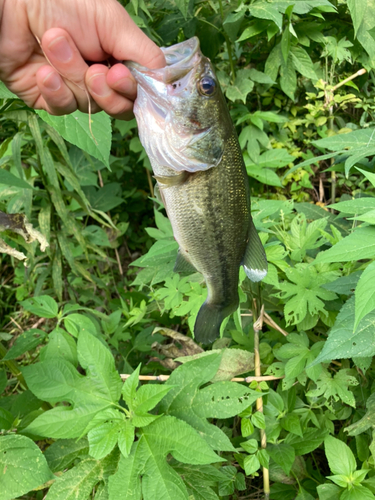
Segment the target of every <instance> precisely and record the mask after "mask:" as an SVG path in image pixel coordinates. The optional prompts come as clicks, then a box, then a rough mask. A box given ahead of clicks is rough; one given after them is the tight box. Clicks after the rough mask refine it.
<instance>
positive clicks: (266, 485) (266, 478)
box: [253, 304, 270, 500]
mask: <svg viewBox="0 0 375 500" xmlns="http://www.w3.org/2000/svg"><path fill="white" fill-rule="evenodd" d="M263 320H264V304H263V305H262V309H261V310H260V316H259V318H258V319H257V320H256V321H255V323H254V324H253V328H254V364H255V367H254V368H255V369H254V371H255V375H256V376H257V377H260V376H261V375H260V373H261V371H260V355H259V332H260V331H261V330H262V328H263ZM256 409H257V411H259V412H260V413H263V398H262V396H261V397H260V398H258V399H257V401H256ZM259 431H260V445H261V447H262V449H263V450H264V449H266V446H267V435H266V432H265V430H264V429H259ZM263 491H264V498H265V500H269V497H270V474H269V470H268V469H266V467H263Z"/></svg>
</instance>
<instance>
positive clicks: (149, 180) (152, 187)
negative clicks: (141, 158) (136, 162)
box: [146, 168, 155, 198]
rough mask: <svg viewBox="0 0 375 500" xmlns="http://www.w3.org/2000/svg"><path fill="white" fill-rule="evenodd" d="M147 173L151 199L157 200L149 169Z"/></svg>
mask: <svg viewBox="0 0 375 500" xmlns="http://www.w3.org/2000/svg"><path fill="white" fill-rule="evenodd" d="M146 173H147V180H148V187H149V188H150V194H151V198H155V194H154V185H153V184H152V178H151V174H150V171H149V169H148V168H146Z"/></svg>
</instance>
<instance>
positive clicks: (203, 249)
mask: <svg viewBox="0 0 375 500" xmlns="http://www.w3.org/2000/svg"><path fill="white" fill-rule="evenodd" d="M161 50H162V51H163V53H164V56H165V60H166V66H165V67H164V68H161V69H148V68H146V67H143V66H141V65H139V64H137V63H135V62H126V66H127V67H128V68H129V70H130V72H131V74H132V75H133V77H134V78H135V80H136V82H137V98H136V100H135V102H134V114H135V117H136V120H137V124H138V133H139V138H140V141H141V143H142V145H143V147H144V149H145V150H146V153H147V155H148V157H149V159H150V162H151V166H152V169H153V173H154V177H155V179H156V181H157V185H158V187H159V191H160V194H161V197H162V200H163V203H164V206H165V209H166V212H167V215H168V218H169V220H170V222H171V225H172V229H173V235H174V238H175V240H176V241H177V242H178V245H179V250H178V254H177V259H176V264H175V267H174V271H175V272H178V273H189V272H190V273H191V272H194V271H195V272H196V271H198V272H200V273H201V274H202V275H203V278H204V280H205V282H206V285H207V299H206V301H205V302H204V304H203V305H202V306H201V308H200V310H199V312H198V315H197V317H196V321H195V325H194V338H195V340H196V341H197V342H201V343H202V344H210V343H212V342H213V341H214V340H215V339H217V338H218V337H219V336H220V326H221V323H222V322H223V320H224V318H226V317H227V316H229V315H230V314H232V313H233V312H235V311H236V310H237V308H238V306H239V295H238V281H239V269H240V266H241V265H243V267H244V270H245V272H246V275H247V276H248V277H249V278H250V280H252V281H254V282H257V281H260V280H262V279H263V278H264V277H265V276H266V274H267V259H266V255H265V251H264V248H263V245H262V243H261V240H260V238H259V235H258V233H257V231H256V229H255V226H254V223H253V220H252V217H251V212H250V192H249V179H248V176H247V172H246V168H245V164H244V161H243V156H242V152H241V148H240V145H239V142H238V138H237V134H236V130H235V127H234V125H233V122H232V119H231V117H230V114H229V110H228V106H227V104H226V101H225V98H224V95H223V93H222V91H221V88H220V85H219V81H218V79H217V77H216V74H215V71H214V68H213V65H212V63H211V61H210V60H209V59H208V58H207V57H205V56H204V55H203V54H202V52H201V50H200V44H199V39H198V38H197V37H193V38H190V39H188V40H186V41H184V42H181V43H178V44H176V45H172V46H170V47H162V49H161Z"/></svg>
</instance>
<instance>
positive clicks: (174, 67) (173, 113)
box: [126, 37, 228, 172]
mask: <svg viewBox="0 0 375 500" xmlns="http://www.w3.org/2000/svg"><path fill="white" fill-rule="evenodd" d="M162 50H163V53H164V56H165V59H166V63H167V65H166V66H165V67H164V68H161V69H156V70H150V69H148V68H145V67H143V66H140V65H139V64H136V63H133V62H129V63H126V65H127V67H128V68H129V69H130V71H131V73H132V75H133V76H134V78H135V79H136V81H137V83H138V90H137V92H138V95H137V99H136V101H135V105H134V114H135V116H136V118H137V123H138V130H139V136H140V140H141V143H142V145H143V146H144V148H145V150H146V153H147V155H148V157H149V159H150V161H151V164H152V165H153V166H154V165H161V166H164V167H169V168H171V169H173V170H175V171H177V172H181V171H188V172H197V171H202V170H208V169H210V168H212V167H214V166H216V165H217V164H218V163H219V162H220V160H221V157H222V155H223V151H224V144H225V139H226V137H225V128H224V127H223V125H222V123H223V120H222V116H223V114H224V116H226V115H227V114H228V111H227V108H226V104H225V101H224V98H223V96H222V94H221V91H220V88H219V83H218V81H217V78H216V76H215V73H214V71H213V68H212V65H211V63H210V61H209V60H208V59H207V58H206V57H204V56H203V55H202V53H201V51H200V48H199V40H198V38H196V37H194V38H191V39H189V40H186V41H185V42H182V43H180V44H177V45H174V46H172V47H167V48H162ZM212 82H213V83H212ZM220 115H221V116H220ZM224 121H225V120H224Z"/></svg>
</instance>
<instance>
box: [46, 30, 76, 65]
mask: <svg viewBox="0 0 375 500" xmlns="http://www.w3.org/2000/svg"><path fill="white" fill-rule="evenodd" d="M48 48H49V50H50V51H51V52H53V55H54V56H55V57H56V59H58V60H59V61H61V62H64V63H66V62H69V61H70V60H71V58H72V57H73V51H72V49H71V47H70V45H69V42H68V40H67V39H66V38H65V37H64V36H60V37H59V38H56V40H54V41H53V42H51V43H50V44H49V46H48Z"/></svg>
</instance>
